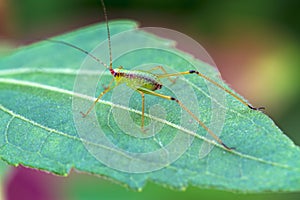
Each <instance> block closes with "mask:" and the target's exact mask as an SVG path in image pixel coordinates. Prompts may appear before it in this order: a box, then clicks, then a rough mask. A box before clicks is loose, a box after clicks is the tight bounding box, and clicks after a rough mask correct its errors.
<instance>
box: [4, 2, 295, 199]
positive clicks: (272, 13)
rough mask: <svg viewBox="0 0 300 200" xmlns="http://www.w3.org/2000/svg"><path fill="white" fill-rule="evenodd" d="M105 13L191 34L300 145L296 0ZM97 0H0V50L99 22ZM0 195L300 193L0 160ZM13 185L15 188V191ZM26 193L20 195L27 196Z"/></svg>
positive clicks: (145, 5)
mask: <svg viewBox="0 0 300 200" xmlns="http://www.w3.org/2000/svg"><path fill="white" fill-rule="evenodd" d="M105 3H106V6H107V11H108V18H109V19H110V20H113V19H133V20H136V21H138V22H139V23H140V25H141V26H142V27H147V26H154V27H165V28H170V29H174V30H177V31H180V32H182V33H185V34H187V35H189V36H190V37H192V38H194V39H195V40H197V41H198V42H199V43H200V44H202V45H203V46H204V47H205V48H206V50H207V51H208V52H209V53H210V55H211V56H212V57H213V59H214V60H215V62H216V64H217V66H218V68H219V70H220V72H221V74H222V77H223V79H224V80H225V81H226V82H227V83H228V84H229V85H231V87H232V88H234V89H235V90H236V91H237V92H238V93H240V94H242V95H243V96H244V97H246V98H247V99H248V100H249V101H250V102H251V103H252V104H253V105H255V106H261V105H263V106H265V107H266V108H267V109H266V113H267V114H268V115H269V116H270V117H271V118H272V119H273V120H274V121H275V122H276V124H277V125H278V126H279V127H280V128H281V129H282V130H283V131H284V133H285V134H286V135H288V136H289V137H290V138H291V139H292V140H293V141H294V142H295V143H296V144H297V145H300V135H299V132H300V126H299V124H298V123H299V119H300V106H298V103H299V102H300V88H299V87H300V79H299V78H298V77H299V73H300V56H299V53H300V12H299V8H300V1H293V0H289V1H284V0H251V1H217V0H106V1H105ZM103 19H104V18H103V13H102V7H101V4H100V1H99V0H43V1H40V0H0V52H1V53H7V52H9V50H10V49H12V48H14V47H16V46H19V45H24V44H27V43H28V41H33V40H35V39H36V38H47V37H50V36H55V35H58V34H62V33H65V32H68V31H72V30H74V29H76V28H80V27H82V26H86V25H89V24H93V23H97V22H99V21H101V22H103V21H104V20H103ZM1 165H2V166H0V169H1V174H0V175H1V177H2V187H1V189H2V191H0V192H1V193H2V198H4V199H9V200H10V199H44V200H47V199H52V200H55V199H72V200H73V199H141V198H143V199H162V200H165V199H173V200H175V199H182V198H188V199H200V198H202V199H207V198H209V199H220V198H222V199H241V198H242V199H262V200H264V199H300V193H290V194H259V195H257V194H233V193H230V192H224V191H215V190H208V189H199V188H193V187H189V188H188V189H187V191H186V192H179V191H173V190H170V189H167V188H163V187H161V186H157V185H155V184H153V183H148V184H147V186H146V187H145V189H144V191H143V192H134V191H131V190H129V189H126V188H124V187H122V186H120V185H117V184H115V183H112V182H109V181H106V180H103V179H101V178H97V177H93V176H89V175H84V174H79V173H77V172H72V173H71V175H70V176H69V177H67V178H62V177H57V176H54V175H51V174H47V173H45V172H40V171H37V170H33V169H27V168H24V167H17V168H13V167H9V168H8V167H7V166H5V164H1ZM16 191H18V192H16ZM25 197H26V198H25Z"/></svg>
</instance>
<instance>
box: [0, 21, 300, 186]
mask: <svg viewBox="0 0 300 200" xmlns="http://www.w3.org/2000/svg"><path fill="white" fill-rule="evenodd" d="M110 28H111V34H112V35H114V36H113V37H112V50H113V58H114V65H113V66H114V68H116V67H118V66H120V65H122V66H123V67H124V68H125V69H129V70H130V69H133V68H141V69H150V68H151V67H154V66H156V65H163V66H164V67H166V69H167V71H168V72H170V73H171V72H174V71H186V70H191V69H199V70H201V72H202V73H204V74H205V75H207V76H209V77H211V78H212V79H214V80H215V81H217V82H219V83H220V84H223V85H224V86H225V87H227V86H226V85H225V84H224V83H223V82H222V80H221V79H220V78H219V74H218V72H217V71H216V70H215V68H213V67H211V66H210V65H208V64H206V63H204V62H201V61H199V60H196V59H194V58H193V57H192V56H190V55H188V54H186V53H183V52H180V51H179V50H176V49H175V48H174V42H172V41H169V40H165V39H161V38H158V37H156V36H154V35H151V34H149V33H146V32H144V31H142V30H138V31H133V32H128V31H130V30H135V28H136V24H135V22H131V21H116V22H112V23H110ZM124 31H125V32H124ZM118 33H120V34H118ZM123 33H126V34H127V33H130V34H129V35H130V36H131V38H130V39H127V38H126V37H125V36H127V35H126V34H125V36H124V35H122V34H123ZM123 36H124V37H125V39H124V37H123ZM106 37H107V36H106V29H105V25H104V24H100V25H95V26H91V27H88V28H83V29H81V30H78V31H74V32H72V33H69V34H65V35H62V36H59V37H57V38H55V39H56V40H61V41H65V42H69V43H72V44H74V45H76V46H78V47H81V48H82V49H84V50H86V51H91V50H93V49H94V48H95V47H96V46H97V45H98V44H99V43H101V42H103V41H105V40H106ZM136 44H139V45H141V46H139V45H137V46H135V45H136ZM143 45H144V47H145V48H140V47H143ZM128 49H130V50H131V51H129V50H128ZM107 50H108V49H107V43H106V42H104V43H102V45H100V51H99V49H98V50H95V51H94V52H93V54H94V55H96V56H97V57H99V58H100V59H102V60H103V61H104V62H105V63H109V62H108V60H109V59H108V51H107ZM90 66H91V68H88V67H90ZM153 73H161V72H160V71H157V72H156V71H153ZM99 77H101V80H100V82H99V83H98V80H99V79H100V78H99ZM110 79H111V75H110V73H109V72H108V70H105V68H104V67H103V66H101V65H100V64H97V63H96V62H95V61H94V60H92V59H91V58H90V57H87V56H86V55H85V54H84V53H82V52H80V51H77V50H76V49H74V48H70V47H68V46H65V45H62V44H57V43H52V42H49V41H43V42H40V43H36V44H33V45H30V46H27V47H23V48H21V49H19V50H17V51H16V52H15V53H13V54H12V55H10V56H6V57H3V58H1V60H0V83H1V84H0V90H1V92H0V119H1V120H0V156H1V159H3V160H5V161H7V162H8V163H10V164H12V165H15V166H17V165H19V164H22V165H25V166H29V167H33V168H37V169H42V170H46V171H49V172H52V173H55V174H59V175H64V176H66V175H68V173H69V172H70V170H71V169H72V168H74V169H76V170H78V171H82V172H87V173H91V174H96V175H101V176H105V177H107V178H109V179H112V180H115V181H117V182H120V183H122V184H124V185H127V186H128V187H130V188H134V189H137V190H141V189H142V187H143V186H144V185H145V184H146V182H147V181H153V182H155V183H158V184H161V185H164V186H167V187H172V188H177V189H185V188H186V187H187V186H188V185H193V186H198V187H204V188H217V189H223V190H230V191H241V192H263V191H296V190H300V150H299V147H297V146H295V145H294V143H293V142H292V141H291V140H290V139H289V138H287V137H286V136H285V135H284V134H283V133H282V132H281V131H280V130H279V129H278V128H277V127H276V125H275V124H274V123H273V121H272V120H271V119H270V118H268V117H267V116H266V115H265V114H263V113H261V112H258V111H253V110H250V109H249V108H248V107H246V106H245V105H243V104H241V103H240V102H239V101H237V100H236V99H234V98H233V97H232V96H230V95H228V94H227V93H225V92H224V91H220V90H218V89H216V88H215V87H214V86H213V85H212V84H209V83H207V82H206V81H205V80H203V79H202V78H200V77H198V76H196V75H187V76H181V77H178V78H177V79H176V83H175V84H172V83H171V82H170V81H169V80H168V79H166V80H162V81H163V84H164V87H163V88H162V89H161V90H158V93H160V94H165V95H172V96H173V95H175V96H176V97H177V98H179V99H180V100H181V101H182V102H183V103H184V104H185V105H186V106H187V107H188V108H189V109H190V110H192V111H193V113H195V114H196V115H197V116H199V118H200V119H201V120H202V121H203V122H204V123H205V124H207V126H209V127H210V128H211V129H212V130H213V131H214V132H215V133H216V134H218V135H220V137H221V139H222V140H223V141H224V143H226V144H227V145H228V146H231V147H235V148H236V149H235V150H233V151H228V150H226V149H224V148H223V147H222V146H221V145H219V144H218V143H216V142H215V141H214V140H213V139H211V138H210V137H209V136H207V132H206V131H205V130H204V129H203V128H202V127H200V126H198V124H197V123H196V122H195V120H193V118H192V117H191V116H190V115H188V114H187V113H186V112H185V111H184V110H182V109H181V108H180V107H179V106H178V105H177V104H176V103H175V102H173V101H168V100H165V99H159V98H158V97H154V96H150V95H146V104H145V113H146V115H145V123H146V127H147V131H146V132H145V133H143V132H141V131H140V123H141V97H140V94H139V93H137V92H134V93H132V92H131V90H128V89H126V87H123V86H119V87H116V88H115V89H113V90H112V91H111V92H109V93H107V94H106V95H104V97H103V99H101V101H99V103H98V104H97V106H96V108H95V109H93V110H92V113H91V114H90V115H89V116H87V117H86V118H82V117H81V115H80V111H86V109H88V107H89V106H90V105H91V103H92V100H94V99H93V98H92V97H94V96H97V95H98V94H99V93H100V92H101V91H102V90H103V87H102V84H103V85H104V86H107V84H108V83H109V81H110ZM100 128H101V130H100ZM99 130H100V131H99ZM152 152H155V153H156V154H152ZM157 156H159V157H157ZM166 158H167V159H166Z"/></svg>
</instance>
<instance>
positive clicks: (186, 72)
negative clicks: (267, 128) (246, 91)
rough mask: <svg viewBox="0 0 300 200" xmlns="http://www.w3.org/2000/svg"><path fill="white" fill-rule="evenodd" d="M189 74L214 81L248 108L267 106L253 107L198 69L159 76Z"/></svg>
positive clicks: (213, 82)
mask: <svg viewBox="0 0 300 200" xmlns="http://www.w3.org/2000/svg"><path fill="white" fill-rule="evenodd" d="M188 74H197V75H198V76H200V77H202V78H204V79H205V80H207V81H209V82H210V83H212V84H213V85H215V86H216V87H218V88H220V89H221V90H223V91H225V92H227V93H228V94H229V95H231V96H232V97H234V98H235V99H237V100H238V101H240V102H241V103H242V104H244V105H245V106H247V107H248V108H250V109H252V110H259V111H261V110H264V109H265V107H253V106H251V105H250V104H248V103H247V102H246V101H244V100H243V99H242V98H240V97H239V96H237V95H236V94H234V93H233V92H231V91H230V90H228V89H227V88H225V87H224V86H222V85H220V84H219V83H217V82H216V81H214V80H212V79H211V78H209V77H207V76H205V75H204V74H202V73H201V72H199V71H196V70H189V71H185V72H177V73H173V74H162V75H158V77H159V78H169V77H171V76H182V75H188Z"/></svg>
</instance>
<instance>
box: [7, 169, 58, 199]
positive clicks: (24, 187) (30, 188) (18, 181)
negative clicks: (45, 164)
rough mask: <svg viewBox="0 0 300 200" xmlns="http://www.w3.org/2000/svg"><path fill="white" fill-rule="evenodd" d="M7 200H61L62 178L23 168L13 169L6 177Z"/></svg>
mask: <svg viewBox="0 0 300 200" xmlns="http://www.w3.org/2000/svg"><path fill="white" fill-rule="evenodd" d="M5 179H6V180H5V182H6V185H5V188H4V195H5V199H7V200H20V199H23V200H59V199H61V196H60V194H59V193H58V191H59V185H60V184H59V183H61V179H63V178H62V177H58V176H54V175H53V174H49V173H46V172H43V171H39V170H36V169H31V168H25V167H23V166H19V167H14V168H11V170H10V171H9V172H8V173H7V174H6V177H5Z"/></svg>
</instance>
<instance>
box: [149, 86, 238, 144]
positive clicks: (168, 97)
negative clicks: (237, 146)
mask: <svg viewBox="0 0 300 200" xmlns="http://www.w3.org/2000/svg"><path fill="white" fill-rule="evenodd" d="M145 92H146V93H147V94H150V95H153V96H157V97H160V98H163V99H167V100H171V101H175V102H176V103H177V104H178V105H179V106H180V107H181V108H182V109H184V110H185V111H186V112H187V113H188V114H189V115H190V116H191V117H193V118H194V119H195V120H196V121H197V122H198V124H199V125H200V126H202V128H204V129H205V130H206V131H207V132H208V133H209V134H210V135H211V136H212V137H213V138H214V139H215V140H216V141H217V142H218V143H219V144H221V145H222V146H223V147H225V148H226V149H228V150H232V149H234V148H230V147H228V146H227V145H225V144H224V143H223V141H222V140H221V139H220V138H219V137H218V136H217V135H216V134H215V133H213V131H212V130H210V129H209V128H208V127H207V126H206V125H205V124H204V123H203V122H202V121H201V120H200V119H199V118H198V117H197V116H196V115H195V114H194V113H193V112H192V111H190V110H189V109H188V108H187V107H186V106H185V105H184V104H183V103H182V102H181V101H179V100H178V99H176V98H174V97H171V96H166V95H163V94H159V93H156V92H154V91H150V90H146V91H145Z"/></svg>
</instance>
